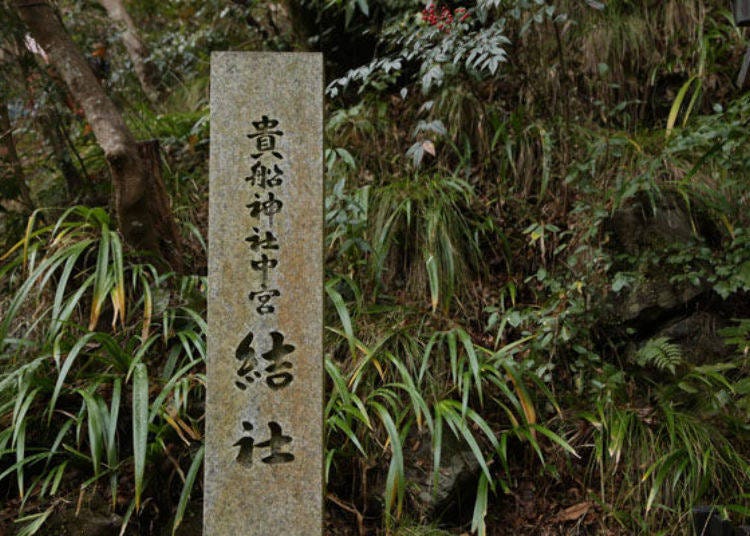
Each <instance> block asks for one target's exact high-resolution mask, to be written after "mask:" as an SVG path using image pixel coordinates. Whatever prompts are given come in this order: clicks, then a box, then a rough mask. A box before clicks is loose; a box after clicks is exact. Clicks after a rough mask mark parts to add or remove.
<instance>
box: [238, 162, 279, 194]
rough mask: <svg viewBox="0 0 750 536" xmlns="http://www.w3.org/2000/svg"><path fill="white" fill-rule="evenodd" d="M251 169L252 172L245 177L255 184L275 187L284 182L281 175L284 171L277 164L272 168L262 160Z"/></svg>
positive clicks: (262, 186)
mask: <svg viewBox="0 0 750 536" xmlns="http://www.w3.org/2000/svg"><path fill="white" fill-rule="evenodd" d="M250 170H251V171H252V174H251V175H248V176H247V177H245V180H246V181H247V182H249V183H250V184H251V185H253V186H258V187H260V188H266V187H268V188H274V187H276V186H279V185H280V184H281V183H282V178H281V176H282V175H283V174H284V172H283V171H282V170H281V168H280V167H279V166H277V165H274V166H273V169H271V168H269V167H267V166H264V165H263V164H262V163H260V162H256V163H255V165H254V166H253V167H251V168H250Z"/></svg>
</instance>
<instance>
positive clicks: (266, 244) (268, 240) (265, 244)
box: [245, 227, 279, 251]
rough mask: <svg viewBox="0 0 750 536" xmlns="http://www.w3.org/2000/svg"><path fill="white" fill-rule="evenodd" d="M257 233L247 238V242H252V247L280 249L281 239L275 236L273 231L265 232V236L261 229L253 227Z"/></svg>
mask: <svg viewBox="0 0 750 536" xmlns="http://www.w3.org/2000/svg"><path fill="white" fill-rule="evenodd" d="M253 231H255V234H254V235H252V236H248V237H246V238H245V242H250V249H252V250H253V251H258V249H261V248H262V249H279V240H278V239H277V238H276V236H274V234H273V233H272V232H271V231H266V232H265V237H261V232H260V229H258V228H257V227H253Z"/></svg>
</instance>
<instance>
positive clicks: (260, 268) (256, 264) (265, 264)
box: [250, 253, 279, 287]
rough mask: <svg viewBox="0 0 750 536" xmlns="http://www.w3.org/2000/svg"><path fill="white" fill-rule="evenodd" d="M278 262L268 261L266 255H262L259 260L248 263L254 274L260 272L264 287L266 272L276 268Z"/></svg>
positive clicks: (266, 278)
mask: <svg viewBox="0 0 750 536" xmlns="http://www.w3.org/2000/svg"><path fill="white" fill-rule="evenodd" d="M278 264H279V261H277V260H276V259H269V258H268V255H266V254H265V253H263V254H262V255H261V256H260V259H259V260H254V261H250V267H251V268H252V269H253V270H255V271H256V272H262V274H263V279H262V286H263V287H265V286H266V285H267V284H268V270H269V269H273V268H276V266H277V265H278Z"/></svg>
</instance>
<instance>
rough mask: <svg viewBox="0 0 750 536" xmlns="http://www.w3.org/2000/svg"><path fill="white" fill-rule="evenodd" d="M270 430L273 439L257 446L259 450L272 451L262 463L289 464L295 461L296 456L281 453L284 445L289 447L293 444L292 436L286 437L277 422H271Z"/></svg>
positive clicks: (269, 424) (289, 453)
mask: <svg viewBox="0 0 750 536" xmlns="http://www.w3.org/2000/svg"><path fill="white" fill-rule="evenodd" d="M268 428H269V430H271V438H270V439H268V440H266V441H262V442H260V443H258V444H257V445H255V446H256V447H258V448H268V449H270V451H271V453H270V454H269V455H268V456H266V457H265V458H263V459H262V460H261V461H262V462H263V463H269V464H277V463H289V462H291V461H294V454H292V453H291V452H282V451H281V449H282V447H283V446H284V445H288V444H289V443H291V442H292V436H288V435H284V434H283V433H282V430H281V425H279V423H277V422H273V421H271V422H269V423H268Z"/></svg>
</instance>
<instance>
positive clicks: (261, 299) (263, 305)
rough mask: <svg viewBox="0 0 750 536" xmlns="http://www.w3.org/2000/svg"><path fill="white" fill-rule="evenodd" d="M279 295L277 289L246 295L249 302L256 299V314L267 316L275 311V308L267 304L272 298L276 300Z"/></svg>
mask: <svg viewBox="0 0 750 536" xmlns="http://www.w3.org/2000/svg"><path fill="white" fill-rule="evenodd" d="M280 295H281V293H280V292H279V291H278V290H277V289H275V288H273V289H264V290H259V291H253V292H251V293H250V294H248V298H250V301H253V300H254V299H256V298H257V299H258V303H260V305H259V306H258V307H256V308H255V310H256V311H258V314H261V315H267V314H270V313H273V312H274V311H275V310H276V308H275V307H274V306H273V305H271V304H270V303H269V302H270V301H271V299H272V298H276V297H278V296H280Z"/></svg>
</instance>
